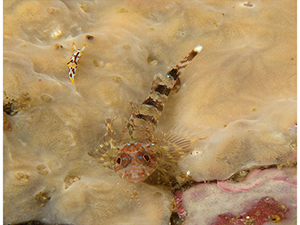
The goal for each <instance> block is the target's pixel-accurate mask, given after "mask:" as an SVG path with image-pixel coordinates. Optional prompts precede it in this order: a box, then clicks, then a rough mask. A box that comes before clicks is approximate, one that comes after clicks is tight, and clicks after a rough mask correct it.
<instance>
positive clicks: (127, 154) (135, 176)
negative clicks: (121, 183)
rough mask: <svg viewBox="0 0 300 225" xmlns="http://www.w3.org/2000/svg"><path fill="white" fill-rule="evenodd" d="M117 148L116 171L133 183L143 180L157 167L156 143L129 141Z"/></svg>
mask: <svg viewBox="0 0 300 225" xmlns="http://www.w3.org/2000/svg"><path fill="white" fill-rule="evenodd" d="M117 150H118V154H117V156H116V158H115V165H114V171H115V172H116V173H117V174H118V175H119V176H120V177H121V178H124V179H127V180H128V181H129V182H131V183H139V182H143V181H144V180H146V179H147V178H148V177H149V176H150V175H151V174H152V173H153V172H154V171H155V170H156V168H157V162H156V157H155V145H154V144H141V143H137V142H133V143H131V142H129V143H126V144H124V145H122V146H118V147H117Z"/></svg>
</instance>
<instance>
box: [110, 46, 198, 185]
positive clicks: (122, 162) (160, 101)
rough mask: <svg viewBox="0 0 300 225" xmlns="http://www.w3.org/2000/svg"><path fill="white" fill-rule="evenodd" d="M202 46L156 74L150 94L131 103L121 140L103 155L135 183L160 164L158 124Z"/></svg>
mask: <svg viewBox="0 0 300 225" xmlns="http://www.w3.org/2000/svg"><path fill="white" fill-rule="evenodd" d="M201 50H202V47H201V46H197V47H196V48H194V49H193V50H192V51H191V52H190V53H189V54H188V56H186V57H185V58H184V59H183V60H182V61H180V63H179V64H177V65H176V66H175V67H174V68H172V69H171V70H170V71H168V72H167V74H165V75H161V74H158V75H156V76H155V77H154V79H153V82H152V86H151V92H150V95H149V96H148V97H147V98H146V99H145V100H144V101H143V102H142V103H141V104H139V105H134V104H133V105H132V108H133V112H132V114H131V116H130V118H129V120H128V123H127V125H126V127H125V129H124V131H123V133H122V135H121V138H120V141H119V142H118V144H116V145H114V146H113V144H111V149H110V150H109V151H108V152H107V153H106V154H104V158H105V157H106V158H109V160H112V161H113V166H112V168H113V169H114V171H115V172H116V173H117V174H118V175H119V176H120V177H122V178H125V179H127V180H128V181H129V182H132V183H139V182H142V181H145V180H146V179H147V178H148V177H149V176H150V175H151V174H152V173H153V172H154V171H155V170H156V169H157V168H158V167H159V166H160V164H161V162H162V160H161V157H164V155H166V154H165V152H164V151H165V148H164V147H163V146H161V145H160V143H158V141H157V139H159V138H157V137H155V135H154V134H155V128H156V126H157V123H158V121H159V118H160V116H161V113H162V111H163V109H164V106H165V103H166V101H167V100H168V96H169V95H170V93H171V91H172V90H173V89H174V87H175V86H176V84H178V83H179V82H180V81H179V75H180V72H181V70H182V69H184V68H185V67H186V66H187V65H188V64H189V62H190V61H192V60H193V58H194V57H195V56H196V55H197V54H198V53H199V52H200V51H201Z"/></svg>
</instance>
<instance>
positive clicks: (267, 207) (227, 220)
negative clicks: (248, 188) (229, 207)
mask: <svg viewBox="0 0 300 225" xmlns="http://www.w3.org/2000/svg"><path fill="white" fill-rule="evenodd" d="M287 211H288V209H287V207H286V206H285V205H283V204H280V203H279V202H278V201H276V200H275V199H274V198H272V197H269V196H268V197H264V198H262V199H260V200H259V201H258V202H256V203H255V204H253V205H251V207H250V208H249V209H248V210H247V211H246V212H243V213H241V214H238V215H233V214H230V213H227V214H222V215H219V216H218V218H217V221H216V222H214V223H212V224H211V225H245V224H247V225H250V224H253V225H254V224H255V225H262V224H264V223H266V222H274V223H276V222H278V221H281V220H283V219H284V218H285V217H286V213H287Z"/></svg>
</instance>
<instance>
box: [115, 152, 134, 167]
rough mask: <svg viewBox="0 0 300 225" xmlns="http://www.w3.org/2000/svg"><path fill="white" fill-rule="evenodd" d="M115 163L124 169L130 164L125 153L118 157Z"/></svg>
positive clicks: (128, 157)
mask: <svg viewBox="0 0 300 225" xmlns="http://www.w3.org/2000/svg"><path fill="white" fill-rule="evenodd" d="M115 162H116V163H117V164H118V165H121V166H122V167H123V168H125V167H126V166H128V164H129V163H130V162H131V158H130V156H129V155H127V154H126V153H122V154H120V155H119V156H118V158H117V159H116V161H115Z"/></svg>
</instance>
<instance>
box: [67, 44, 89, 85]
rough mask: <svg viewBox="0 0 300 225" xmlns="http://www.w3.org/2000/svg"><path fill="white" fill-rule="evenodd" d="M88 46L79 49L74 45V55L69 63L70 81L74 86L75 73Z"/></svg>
mask: <svg viewBox="0 0 300 225" xmlns="http://www.w3.org/2000/svg"><path fill="white" fill-rule="evenodd" d="M85 46H86V44H84V45H83V47H82V48H80V49H77V48H76V45H75V43H74V42H73V43H72V51H73V55H72V56H71V59H70V61H69V62H67V66H68V67H69V79H70V81H71V82H72V84H74V82H75V73H76V70H77V67H78V63H79V59H80V57H81V56H82V54H83V51H84V49H85Z"/></svg>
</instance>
